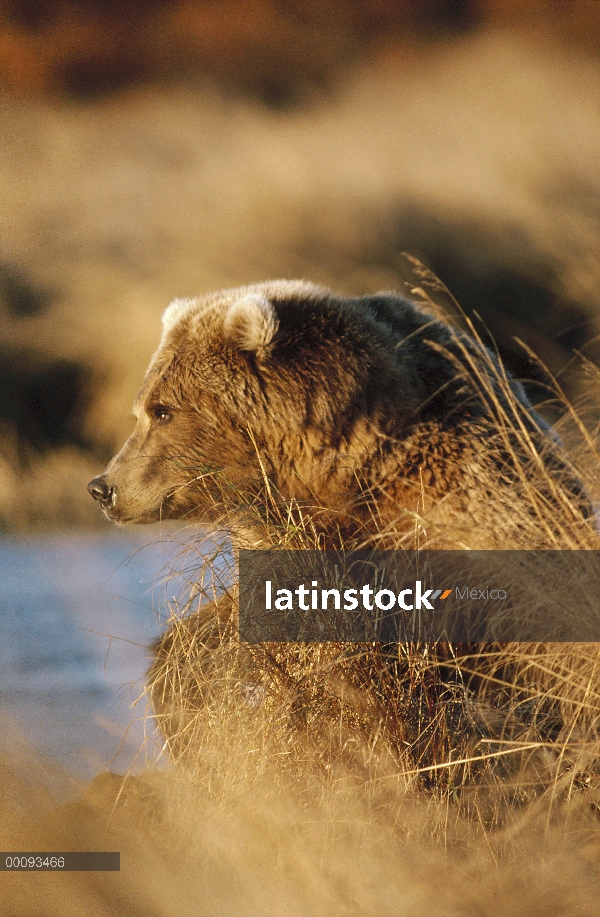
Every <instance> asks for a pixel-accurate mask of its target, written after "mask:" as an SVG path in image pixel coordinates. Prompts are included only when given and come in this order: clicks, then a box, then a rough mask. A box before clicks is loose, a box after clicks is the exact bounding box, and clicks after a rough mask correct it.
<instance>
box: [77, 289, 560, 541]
mask: <svg viewBox="0 0 600 917" xmlns="http://www.w3.org/2000/svg"><path fill="white" fill-rule="evenodd" d="M135 413H136V415H137V425H136V428H135V431H134V433H133V434H132V436H131V437H130V439H129V440H128V442H127V443H126V444H125V446H124V447H123V449H122V450H121V452H120V453H119V454H118V455H117V456H116V457H115V458H114V459H113V460H112V462H111V463H110V464H109V466H108V468H107V470H106V473H105V474H104V475H102V476H100V478H97V479H95V480H96V482H99V490H97V492H96V493H95V496H97V498H99V499H101V501H102V504H103V508H104V510H105V512H106V514H107V515H108V516H109V517H110V518H112V519H114V520H116V521H117V522H150V521H153V520H156V519H159V518H167V517H175V518H187V519H190V520H194V521H198V522H201V523H205V524H209V525H212V526H215V527H220V528H224V529H226V530H228V531H230V532H232V533H233V535H234V537H235V538H236V539H237V541H238V542H239V543H246V544H248V543H249V544H251V545H263V546H264V545H268V544H269V543H270V542H271V541H273V538H274V536H273V528H272V518H273V509H274V507H275V508H276V509H277V511H278V512H279V513H280V514H281V515H282V516H283V515H285V513H286V512H288V513H289V512H290V509H291V508H292V507H293V508H295V510H297V511H298V512H299V513H301V514H302V516H303V518H304V519H307V518H308V519H310V520H311V524H312V526H313V529H314V531H315V533H316V534H317V535H318V536H320V537H321V539H322V541H321V543H322V544H331V543H337V544H340V543H343V544H344V545H346V546H348V545H350V544H359V543H363V542H365V541H368V540H370V539H372V538H373V536H374V535H375V533H377V543H378V545H379V546H381V547H383V546H385V547H396V546H398V545H399V544H402V545H403V546H406V547H411V546H417V545H421V544H422V543H423V539H426V540H427V543H428V545H429V546H438V547H450V546H452V547H471V548H476V547H479V548H481V547H500V546H503V545H504V544H505V539H506V537H507V533H509V532H510V529H511V526H513V527H514V526H521V525H522V520H523V507H522V505H521V503H520V500H519V486H520V483H522V479H523V475H524V474H525V476H526V477H527V475H528V474H529V473H531V474H534V473H535V472H536V465H537V466H538V470H539V468H543V470H544V471H547V470H548V469H550V471H551V473H552V476H553V479H554V481H555V483H556V487H559V488H560V487H561V486H565V487H566V488H567V491H568V492H569V493H570V494H571V496H572V493H573V491H574V490H577V487H578V485H577V484H576V482H575V481H574V479H573V477H572V476H569V474H568V473H567V471H566V469H565V466H564V464H563V463H562V461H561V459H560V458H559V457H558V454H557V447H556V444H555V442H554V440H553V439H552V438H551V436H550V434H549V433H548V430H547V428H546V426H545V424H544V423H543V422H542V421H541V419H540V418H539V417H537V416H536V415H535V413H534V412H533V410H532V408H531V406H530V404H529V402H528V401H527V398H526V396H525V394H524V392H523V390H522V388H521V386H520V385H518V384H517V383H516V382H513V381H511V380H509V379H506V378H505V377H504V376H503V372H502V369H501V368H500V367H499V366H498V365H497V363H496V361H495V359H494V358H493V357H492V355H491V354H490V353H489V352H488V351H487V350H486V349H485V348H484V347H483V346H482V345H481V344H480V343H479V342H478V341H476V340H474V339H473V338H472V337H470V336H468V335H466V334H465V333H463V332H458V331H456V330H454V329H453V328H451V327H450V326H449V325H448V324H446V323H445V322H443V321H441V320H439V319H437V318H434V317H433V316H432V315H430V314H428V313H427V312H426V311H424V310H423V309H422V308H420V307H419V306H417V305H415V304H414V303H412V302H409V301H407V300H405V299H403V298H401V297H400V296H398V295H395V294H392V293H381V294H377V295H375V296H370V297H363V298H356V299H353V298H345V297H341V296H336V295H335V294H333V293H331V292H329V291H328V290H325V289H323V288H319V287H316V286H313V285H312V284H308V283H304V282H301V281H278V282H272V283H267V284H260V285H257V286H253V287H245V288H242V289H239V290H230V291H224V292H221V293H215V294H211V295H209V296H205V297H202V298H199V299H195V300H179V301H175V303H173V304H172V305H171V306H170V307H169V309H168V310H167V312H166V314H165V318H164V332H163V338H162V341H161V344H160V347H159V349H158V351H157V352H156V354H155V355H154V357H153V359H152V362H151V364H150V368H149V370H148V372H147V375H146V379H145V382H144V386H143V388H142V390H141V392H140V394H139V395H138V398H137V401H136V407H135ZM526 453H529V454H526ZM528 466H530V468H529V467H528ZM523 469H525V471H524V470H523ZM551 498H552V499H554V500H557V501H558V502H560V496H557V495H556V494H553V495H552V497H551ZM571 503H573V501H572V500H571ZM374 518H376V520H377V524H376V525H374V524H373V520H374ZM541 537H542V539H543V533H542V536H541ZM275 540H277V537H276V536H275ZM542 546H543V543H539V544H534V543H530V547H542Z"/></svg>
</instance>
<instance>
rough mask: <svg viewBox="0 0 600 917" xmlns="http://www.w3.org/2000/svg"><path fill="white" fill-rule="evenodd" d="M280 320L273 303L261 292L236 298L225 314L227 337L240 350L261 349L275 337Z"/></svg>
mask: <svg viewBox="0 0 600 917" xmlns="http://www.w3.org/2000/svg"><path fill="white" fill-rule="evenodd" d="M278 327H279V321H278V319H277V313H276V311H275V307H274V306H273V303H272V302H270V301H269V300H268V299H266V297H264V296H261V295H260V294H254V293H249V294H248V295H247V296H242V298H241V299H236V301H235V302H233V303H232V304H231V305H230V306H229V309H228V310H227V314H226V316H225V323H224V331H225V339H226V340H227V341H229V342H230V343H231V344H234V345H235V346H236V347H239V349H240V350H251V351H256V350H260V348H261V347H267V346H268V345H269V344H270V343H271V342H272V340H273V338H274V337H275V334H276V333H277V329H278Z"/></svg>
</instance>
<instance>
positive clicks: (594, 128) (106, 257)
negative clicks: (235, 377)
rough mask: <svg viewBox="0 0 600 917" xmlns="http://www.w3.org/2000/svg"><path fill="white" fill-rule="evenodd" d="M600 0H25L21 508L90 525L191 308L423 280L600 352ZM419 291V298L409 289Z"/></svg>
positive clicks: (519, 364)
mask: <svg viewBox="0 0 600 917" xmlns="http://www.w3.org/2000/svg"><path fill="white" fill-rule="evenodd" d="M599 55H600V8H599V5H598V3H597V2H595V0H558V2H551V0H548V2H543V0H337V2H336V0H211V2H202V0H45V2H40V0H4V2H3V3H2V4H1V6H0V90H1V96H2V98H1V103H0V132H1V136H2V143H1V148H0V156H1V158H2V163H1V168H0V310H1V331H0V524H1V525H2V526H3V528H4V529H5V530H23V529H25V530H31V528H39V527H45V528H48V527H54V528H55V527H61V528H62V527H64V526H72V525H77V526H81V525H94V524H97V523H98V522H99V516H98V511H97V508H96V506H95V505H94V504H93V502H92V500H91V499H90V498H89V496H88V495H87V493H86V491H85V482H86V481H87V480H88V479H89V478H90V477H91V476H92V475H93V474H95V473H97V472H98V471H99V470H100V469H101V468H102V467H103V464H104V463H105V461H106V460H107V459H108V458H109V457H110V456H111V455H112V454H113V452H114V450H115V449H116V448H117V447H118V446H120V444H121V442H122V440H123V439H124V438H125V437H126V435H127V434H128V433H129V431H130V429H131V426H132V421H131V417H130V414H129V412H130V404H131V401H132V399H133V397H134V395H135V393H136V391H137V388H138V386H139V384H140V382H141V379H142V374H143V371H144V368H145V366H146V364H147V361H148V358H149V356H150V354H151V352H152V350H153V348H154V347H155V346H156V344H157V341H158V337H159V318H160V314H161V312H162V310H163V309H164V307H165V306H166V304H167V303H168V302H169V300H170V299H172V298H174V297H177V296H193V295H197V294H199V293H202V292H205V291H208V290H210V289H213V288H219V287H225V286H235V285H239V284H243V283H248V282H256V281H261V280H265V279H268V278H274V277H296V276H298V277H305V278H308V279H311V280H314V281H319V282H325V283H328V284H331V285H333V286H334V287H336V288H338V289H340V290H342V291H344V292H348V293H352V292H354V293H363V292H374V291H376V290H378V289H382V288H387V289H390V288H393V289H398V290H400V291H403V292H404V291H406V290H407V289H410V285H411V284H414V283H415V282H416V281H415V278H414V277H411V276H410V275H411V269H410V265H409V263H408V262H407V261H406V260H405V259H404V258H403V256H402V254H401V253H402V252H404V251H408V252H410V253H412V254H414V255H417V256H418V257H420V258H421V259H422V260H423V261H424V262H425V263H427V264H428V265H429V266H431V267H432V268H433V269H434V270H435V271H436V272H437V273H438V274H439V276H440V277H441V278H442V280H443V281H444V282H445V283H446V284H447V285H448V287H449V288H450V290H451V291H452V293H453V294H454V296H455V297H456V298H457V300H458V301H459V303H460V305H461V306H462V307H463V308H464V309H465V310H466V311H470V310H476V311H477V313H478V314H479V315H480V316H481V318H482V321H483V323H484V324H485V327H486V328H487V329H488V331H489V334H490V335H491V336H492V337H493V339H494V341H495V342H496V344H497V346H498V347H499V348H500V351H501V352H502V354H503V355H504V357H505V360H506V361H507V363H508V365H509V366H510V367H511V368H512V369H513V371H514V372H516V374H517V375H519V376H521V377H525V378H533V379H536V378H538V379H539V378H540V377H541V376H543V373H542V372H541V370H540V369H539V368H538V367H536V366H535V364H534V363H533V362H532V361H531V360H530V359H529V358H528V357H527V355H526V353H525V351H524V350H523V349H522V348H521V347H520V346H519V345H518V344H517V343H516V342H515V338H518V339H520V340H522V341H524V342H525V343H526V344H527V345H528V346H529V347H530V348H531V349H532V350H533V351H535V353H536V354H537V355H538V356H539V357H540V358H541V359H542V360H543V362H544V363H545V365H546V366H547V368H548V369H549V370H550V371H551V372H552V373H553V374H562V375H561V381H562V383H563V384H564V385H565V387H566V389H567V391H568V394H569V395H570V396H571V397H575V395H576V393H577V391H578V386H579V382H580V375H581V368H580V369H579V371H575V369H574V367H573V365H572V362H571V361H572V354H573V349H576V350H578V351H583V352H584V353H585V355H586V357H587V358H588V359H590V360H595V359H596V357H597V347H595V345H594V343H593V339H594V337H595V335H596V334H597V326H595V322H596V316H597V313H598V304H599V302H600V246H599V243H600V169H599V166H600V58H599ZM407 284H408V287H407Z"/></svg>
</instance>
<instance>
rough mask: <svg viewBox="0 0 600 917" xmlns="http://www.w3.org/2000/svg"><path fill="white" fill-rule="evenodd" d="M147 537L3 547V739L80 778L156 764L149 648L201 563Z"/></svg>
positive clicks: (31, 541)
mask: <svg viewBox="0 0 600 917" xmlns="http://www.w3.org/2000/svg"><path fill="white" fill-rule="evenodd" d="M148 531H149V530H144V534H143V535H141V534H140V533H137V532H136V533H134V534H132V533H130V532H129V533H122V532H115V531H114V530H112V531H111V532H110V533H107V534H106V535H98V534H95V533H94V534H90V533H76V534H69V535H60V536H40V537H35V538H28V539H27V540H22V539H2V540H0V711H1V713H2V716H3V718H4V720H5V721H6V720H7V718H8V721H9V723H10V728H9V727H8V726H7V727H6V728H4V729H3V734H4V737H5V738H4V741H7V735H10V732H11V730H13V729H15V730H16V731H17V732H18V733H19V734H20V735H21V737H22V738H24V739H25V741H26V742H27V743H28V745H29V746H30V747H31V746H33V748H35V750H36V751H38V752H41V753H42V754H44V755H48V756H49V757H51V758H52V759H53V760H54V761H57V762H59V763H60V764H61V765H62V766H64V767H65V768H66V769H67V770H68V771H69V772H70V773H72V774H73V775H75V776H77V777H82V778H85V779H87V778H90V777H92V776H93V775H94V774H95V773H98V772H99V771H100V770H102V769H104V768H107V767H109V768H110V769H111V770H115V771H118V772H122V773H124V772H125V771H127V770H128V769H130V768H133V769H134V770H135V768H136V767H139V766H143V765H144V764H145V763H146V761H147V759H148V758H150V759H155V758H156V750H157V745H159V737H158V736H157V734H156V733H155V731H154V726H153V721H152V719H151V718H149V717H148V716H147V708H146V702H145V697H144V693H143V689H144V679H145V674H146V671H147V669H148V666H149V664H150V660H151V653H150V651H149V649H148V647H149V646H150V644H151V643H152V641H153V640H155V639H156V638H157V636H158V635H159V633H160V632H161V621H164V618H165V617H166V614H167V609H166V604H165V603H166V601H168V600H170V599H172V597H173V596H177V597H178V598H179V599H180V600H182V598H183V597H184V596H185V594H186V590H187V589H188V583H189V582H193V581H194V579H195V578H197V575H198V567H199V566H200V563H201V562H200V560H199V558H198V554H197V551H193V552H192V553H191V554H189V553H188V555H187V559H186V560H185V561H183V560H181V559H179V560H175V558H177V557H181V552H182V545H181V542H180V541H179V540H170V539H165V538H163V539H162V540H158V538H157V535H156V533H153V534H152V533H151V534H148ZM196 538H198V536H197V535H196ZM213 549H214V546H213V545H212V544H211V543H210V542H204V543H203V545H202V550H213ZM173 568H175V569H177V570H178V574H177V575H173V573H172V571H173Z"/></svg>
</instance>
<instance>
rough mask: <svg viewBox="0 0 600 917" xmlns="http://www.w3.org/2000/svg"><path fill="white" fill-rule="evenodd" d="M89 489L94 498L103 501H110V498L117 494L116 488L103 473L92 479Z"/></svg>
mask: <svg viewBox="0 0 600 917" xmlns="http://www.w3.org/2000/svg"><path fill="white" fill-rule="evenodd" d="M87 489H88V491H89V492H90V493H91V495H92V497H93V498H94V500H100V502H101V503H108V501H109V500H112V499H113V496H114V494H115V488H114V487H111V485H110V484H109V483H108V481H107V480H106V477H105V476H104V475H103V474H100V475H98V477H97V478H94V479H93V480H92V481H90V483H89V484H88V488H87Z"/></svg>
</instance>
